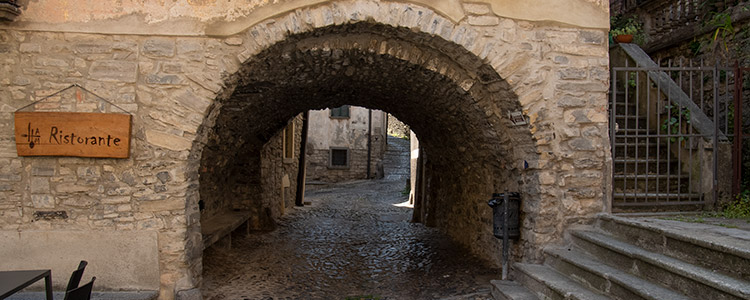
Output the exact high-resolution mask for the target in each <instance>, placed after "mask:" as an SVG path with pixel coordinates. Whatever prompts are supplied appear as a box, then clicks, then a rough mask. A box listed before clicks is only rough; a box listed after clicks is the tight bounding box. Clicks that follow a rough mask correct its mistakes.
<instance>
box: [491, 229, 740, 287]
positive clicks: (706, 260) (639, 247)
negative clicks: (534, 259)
mask: <svg viewBox="0 0 750 300" xmlns="http://www.w3.org/2000/svg"><path fill="white" fill-rule="evenodd" d="M566 240H567V242H568V244H567V246H564V247H560V246H558V247H549V248H547V249H545V250H544V264H540V265H536V264H524V263H516V264H514V265H513V269H512V272H511V275H512V278H514V281H494V282H493V283H492V284H493V297H495V299H623V300H624V299H627V300H630V299H750V281H748V277H750V274H748V273H750V265H749V264H750V232H748V231H744V230H740V229H731V228H723V227H719V226H713V225H707V224H698V223H684V222H679V221H670V220H661V219H654V218H637V219H634V218H624V217H618V216H612V215H608V214H602V215H600V216H598V218H597V220H596V222H595V224H594V225H593V226H586V227H581V228H576V229H571V230H568V232H566Z"/></svg>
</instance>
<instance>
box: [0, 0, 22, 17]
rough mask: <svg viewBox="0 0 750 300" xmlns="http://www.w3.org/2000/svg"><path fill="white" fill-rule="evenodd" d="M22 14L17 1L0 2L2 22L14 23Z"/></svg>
mask: <svg viewBox="0 0 750 300" xmlns="http://www.w3.org/2000/svg"><path fill="white" fill-rule="evenodd" d="M20 14H21V10H20V9H19V8H18V4H16V0H0V22H12V21H13V20H15V19H16V17H18V15H20Z"/></svg>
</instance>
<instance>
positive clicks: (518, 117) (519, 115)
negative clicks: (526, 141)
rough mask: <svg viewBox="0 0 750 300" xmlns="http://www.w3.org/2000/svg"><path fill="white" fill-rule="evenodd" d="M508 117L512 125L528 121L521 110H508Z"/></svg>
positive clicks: (523, 123) (525, 123)
mask: <svg viewBox="0 0 750 300" xmlns="http://www.w3.org/2000/svg"><path fill="white" fill-rule="evenodd" d="M508 118H510V122H511V123H513V125H514V126H521V125H527V124H529V121H528V120H526V116H524V115H523V112H521V111H509V112H508Z"/></svg>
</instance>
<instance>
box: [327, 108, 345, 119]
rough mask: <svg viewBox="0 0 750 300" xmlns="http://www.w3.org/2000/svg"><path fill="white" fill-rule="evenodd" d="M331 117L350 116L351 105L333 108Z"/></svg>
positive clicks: (343, 117)
mask: <svg viewBox="0 0 750 300" xmlns="http://www.w3.org/2000/svg"><path fill="white" fill-rule="evenodd" d="M331 118H342V119H345V118H349V105H343V106H339V107H336V108H331Z"/></svg>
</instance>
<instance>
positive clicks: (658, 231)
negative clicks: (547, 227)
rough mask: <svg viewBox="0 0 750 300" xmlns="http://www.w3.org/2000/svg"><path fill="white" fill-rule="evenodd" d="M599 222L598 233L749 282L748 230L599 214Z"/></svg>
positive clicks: (749, 238) (749, 253) (749, 251)
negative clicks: (599, 231)
mask: <svg viewBox="0 0 750 300" xmlns="http://www.w3.org/2000/svg"><path fill="white" fill-rule="evenodd" d="M596 222H597V223H596V228H597V229H598V230H601V231H602V232H604V233H606V234H608V235H611V236H613V237H615V238H617V239H619V240H624V241H629V242H631V243H633V244H634V245H636V246H638V247H641V248H644V249H646V250H649V251H652V252H656V253H660V254H664V255H668V256H671V257H675V258H679V259H681V260H683V261H686V262H688V263H691V264H696V265H699V266H702V267H706V268H710V269H712V270H718V271H719V272H722V273H724V274H727V275H730V276H733V277H737V278H742V279H744V280H748V281H750V235H749V233H748V232H747V231H744V230H740V229H734V228H724V227H719V226H706V225H705V224H700V223H686V222H679V221H672V220H662V219H655V218H638V219H634V218H624V217H618V216H613V215H608V214H602V215H600V216H599V217H598V218H597V221H596Z"/></svg>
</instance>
